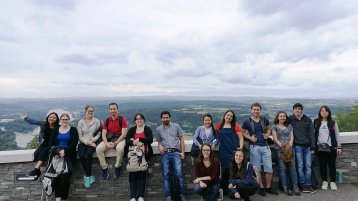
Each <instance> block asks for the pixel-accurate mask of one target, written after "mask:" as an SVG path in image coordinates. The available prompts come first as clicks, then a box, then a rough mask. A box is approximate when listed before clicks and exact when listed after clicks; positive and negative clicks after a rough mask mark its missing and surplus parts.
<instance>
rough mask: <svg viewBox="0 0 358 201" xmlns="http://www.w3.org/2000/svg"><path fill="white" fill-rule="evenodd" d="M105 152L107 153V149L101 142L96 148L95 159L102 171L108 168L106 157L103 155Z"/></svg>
mask: <svg viewBox="0 0 358 201" xmlns="http://www.w3.org/2000/svg"><path fill="white" fill-rule="evenodd" d="M106 151H107V147H106V145H105V144H104V142H101V143H100V144H99V145H98V146H97V148H96V153H97V157H98V160H99V163H100V165H101V167H102V169H107V168H108V164H107V162H106V156H105V155H104V153H105V152H106Z"/></svg>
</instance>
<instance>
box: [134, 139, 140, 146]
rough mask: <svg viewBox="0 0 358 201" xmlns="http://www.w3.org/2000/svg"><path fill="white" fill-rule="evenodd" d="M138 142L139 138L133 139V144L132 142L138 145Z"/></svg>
mask: <svg viewBox="0 0 358 201" xmlns="http://www.w3.org/2000/svg"><path fill="white" fill-rule="evenodd" d="M138 142H139V138H137V139H135V140H133V144H134V145H135V146H139V145H138Z"/></svg>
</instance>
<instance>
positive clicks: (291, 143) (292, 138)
mask: <svg viewBox="0 0 358 201" xmlns="http://www.w3.org/2000/svg"><path fill="white" fill-rule="evenodd" d="M294 139H295V137H294V135H293V128H292V126H291V132H290V146H291V147H293V141H294Z"/></svg>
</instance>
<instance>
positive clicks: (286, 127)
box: [272, 111, 301, 195]
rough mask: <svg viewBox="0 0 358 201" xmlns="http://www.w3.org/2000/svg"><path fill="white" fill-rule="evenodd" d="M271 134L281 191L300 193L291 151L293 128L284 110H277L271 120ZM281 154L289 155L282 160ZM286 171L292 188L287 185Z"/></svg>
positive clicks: (289, 193)
mask: <svg viewBox="0 0 358 201" xmlns="http://www.w3.org/2000/svg"><path fill="white" fill-rule="evenodd" d="M273 122H274V125H273V126H272V136H273V140H274V141H275V143H276V145H275V147H274V149H275V152H276V158H277V160H278V165H279V166H278V167H279V171H280V183H281V185H282V189H283V192H284V193H286V194H287V195H293V193H294V194H295V195H300V194H301V193H300V189H299V188H298V181H297V180H298V179H297V172H296V163H295V159H294V158H295V156H294V152H293V129H292V126H291V124H289V123H288V116H287V114H286V113H285V112H283V111H280V112H277V114H276V116H275V119H274V120H273ZM281 154H284V155H286V156H290V157H289V158H288V159H287V161H284V158H286V157H284V156H282V157H281ZM287 171H288V172H289V178H290V180H291V182H292V186H293V188H292V189H291V188H290V187H289V185H287V178H286V175H287Z"/></svg>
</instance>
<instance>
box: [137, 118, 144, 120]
mask: <svg viewBox="0 0 358 201" xmlns="http://www.w3.org/2000/svg"><path fill="white" fill-rule="evenodd" d="M135 120H143V118H136V119H135Z"/></svg>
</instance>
